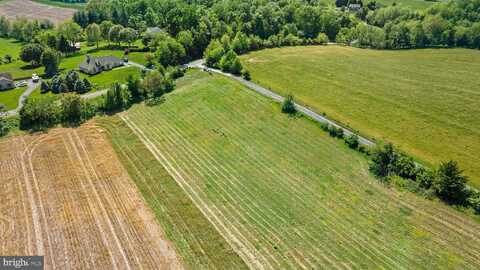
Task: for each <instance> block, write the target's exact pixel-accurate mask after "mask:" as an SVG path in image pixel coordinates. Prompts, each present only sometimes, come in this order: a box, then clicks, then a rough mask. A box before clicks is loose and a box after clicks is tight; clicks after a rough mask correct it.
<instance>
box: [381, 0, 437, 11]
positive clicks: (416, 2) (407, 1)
mask: <svg viewBox="0 0 480 270" xmlns="http://www.w3.org/2000/svg"><path fill="white" fill-rule="evenodd" d="M438 2H440V1H438ZM377 3H379V4H381V5H382V6H391V5H392V4H393V3H396V4H397V5H398V6H403V7H409V8H412V9H425V8H428V7H430V6H431V5H433V4H435V3H436V2H434V1H425V0H378V1H377Z"/></svg>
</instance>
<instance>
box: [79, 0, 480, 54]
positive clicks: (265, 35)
mask: <svg viewBox="0 0 480 270" xmlns="http://www.w3.org/2000/svg"><path fill="white" fill-rule="evenodd" d="M351 2H352V3H355V4H356V5H355V6H356V8H355V9H352V8H348V7H349V6H350V5H349V3H350V1H337V3H336V4H337V6H335V5H332V4H331V3H330V2H329V1H303V0H289V1H287V0H274V1H265V0H260V1H252V0H222V1H220V0H197V1H182V0H140V1H129V0H91V1H89V2H88V4H87V7H86V9H85V10H83V11H79V12H77V14H76V15H75V18H74V19H75V21H76V22H77V23H78V24H80V25H81V26H82V27H86V26H87V25H88V24H91V23H97V24H99V23H101V22H102V21H105V20H110V21H112V22H113V23H114V24H120V25H123V26H124V27H130V28H133V29H136V30H137V31H139V32H140V33H142V32H144V31H145V29H146V28H147V27H159V28H161V29H163V30H165V31H166V32H168V33H169V34H170V35H172V36H173V37H176V36H177V35H178V34H179V33H180V32H183V31H188V32H189V33H191V35H192V37H193V48H195V52H192V53H194V54H196V55H197V56H200V55H202V52H203V50H204V49H205V48H206V47H207V46H208V44H209V43H210V41H211V40H214V39H218V40H220V39H221V38H222V37H223V36H225V35H228V36H229V37H230V38H231V39H233V38H234V37H235V36H236V35H237V33H243V34H245V35H247V36H248V38H249V39H250V40H255V41H258V40H261V41H262V42H261V43H260V45H261V46H262V47H276V46H281V45H283V44H288V45H291V44H292V40H293V43H294V44H293V45H301V44H311V43H312V40H315V39H316V38H317V37H318V35H319V34H320V33H324V34H325V35H326V36H327V37H328V40H329V41H332V42H339V43H345V44H349V45H355V46H360V47H373V48H382V49H383V48H389V49H401V48H423V47H431V46H459V47H470V48H480V2H479V1H477V0H455V1H453V0H452V1H448V2H442V3H435V4H434V5H432V7H430V8H428V9H426V10H411V9H409V8H406V7H400V6H389V7H380V6H379V5H378V4H377V3H376V2H375V1H368V2H367V1H365V2H362V1H359V0H355V1H351ZM285 40H288V41H285ZM257 43H258V42H257Z"/></svg>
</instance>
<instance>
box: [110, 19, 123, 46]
mask: <svg viewBox="0 0 480 270" xmlns="http://www.w3.org/2000/svg"><path fill="white" fill-rule="evenodd" d="M122 30H123V26H121V25H119V24H117V25H114V26H112V27H111V28H110V30H109V31H108V40H110V41H111V42H117V43H118V46H120V42H121V41H122V39H121V37H120V32H122Z"/></svg>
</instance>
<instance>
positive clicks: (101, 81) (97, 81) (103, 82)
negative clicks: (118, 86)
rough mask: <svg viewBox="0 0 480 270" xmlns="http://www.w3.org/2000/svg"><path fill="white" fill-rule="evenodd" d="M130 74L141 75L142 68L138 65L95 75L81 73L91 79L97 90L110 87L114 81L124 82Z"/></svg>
mask: <svg viewBox="0 0 480 270" xmlns="http://www.w3.org/2000/svg"><path fill="white" fill-rule="evenodd" d="M129 75H140V69H139V68H137V67H121V68H116V69H113V70H110V71H105V72H102V73H100V74H97V75H93V76H88V75H85V74H83V73H81V76H82V77H84V78H87V79H89V80H90V82H91V83H92V84H94V85H95V87H96V89H97V90H102V89H105V88H108V87H109V86H110V85H112V84H113V83H114V82H119V83H124V82H126V80H127V78H128V76H129Z"/></svg>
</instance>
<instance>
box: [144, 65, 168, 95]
mask: <svg viewBox="0 0 480 270" xmlns="http://www.w3.org/2000/svg"><path fill="white" fill-rule="evenodd" d="M163 81H164V76H163V75H162V74H161V73H160V72H159V71H156V70H155V71H151V72H148V73H147V75H146V76H145V78H144V79H143V82H142V87H143V89H144V96H145V98H155V97H160V96H162V95H163V94H164V93H165V92H164V89H163V85H162V84H163Z"/></svg>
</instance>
